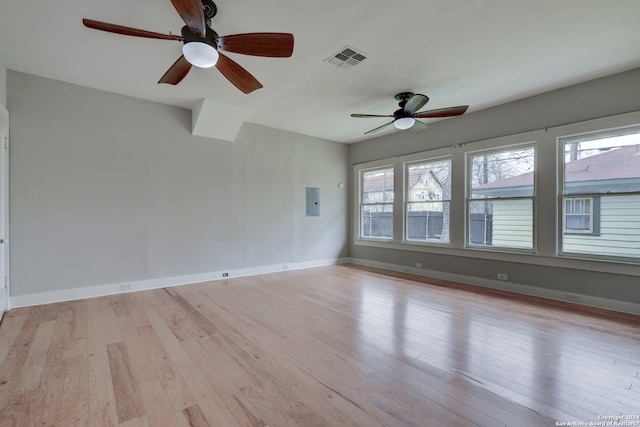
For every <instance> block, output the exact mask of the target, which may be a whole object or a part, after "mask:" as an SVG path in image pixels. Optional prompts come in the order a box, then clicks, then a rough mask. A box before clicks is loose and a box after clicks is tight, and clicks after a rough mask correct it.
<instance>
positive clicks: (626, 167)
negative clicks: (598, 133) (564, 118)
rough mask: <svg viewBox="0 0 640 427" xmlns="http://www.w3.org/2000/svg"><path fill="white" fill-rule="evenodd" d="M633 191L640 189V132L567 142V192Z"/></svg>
mask: <svg viewBox="0 0 640 427" xmlns="http://www.w3.org/2000/svg"><path fill="white" fill-rule="evenodd" d="M594 138H596V137H594ZM633 191H638V192H640V132H637V133H632V134H629V135H617V136H610V137H606V136H605V137H599V138H597V139H591V140H586V141H584V140H580V141H566V142H565V143H564V194H601V193H626V192H633Z"/></svg>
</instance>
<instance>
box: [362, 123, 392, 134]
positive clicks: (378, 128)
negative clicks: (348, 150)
mask: <svg viewBox="0 0 640 427" xmlns="http://www.w3.org/2000/svg"><path fill="white" fill-rule="evenodd" d="M393 122H395V120H394V121H392V122H389V123H386V124H384V125H382V126H378V127H377V128H375V129H371V130H370V131H367V132H365V133H364V134H365V135H366V134H368V133H373V132H378V131H379V130H382V129H384V128H386V127H387V126H389V125H392V124H393Z"/></svg>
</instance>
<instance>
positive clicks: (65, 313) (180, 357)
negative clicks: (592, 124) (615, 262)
mask: <svg viewBox="0 0 640 427" xmlns="http://www.w3.org/2000/svg"><path fill="white" fill-rule="evenodd" d="M414 279H415V280H414ZM426 282H430V283H426ZM639 371H640V318H637V317H634V316H627V315H613V314H612V315H608V314H606V313H603V312H598V311H591V312H589V311H580V310H576V309H574V308H572V307H571V306H568V305H554V304H551V303H550V302H544V301H541V300H536V299H534V298H526V299H525V298H518V297H506V296H505V295H503V294H500V293H497V292H489V291H484V290H480V289H475V288H471V287H466V286H458V285H455V284H447V283H444V282H441V281H435V280H433V281H427V280H426V279H420V278H411V277H410V276H407V275H401V274H393V275H392V274H384V273H383V272H380V271H376V270H371V269H364V268H359V267H354V266H349V265H343V266H332V267H321V268H315V269H309V270H301V271H289V272H283V273H276V274H269V275H264V276H257V277H249V278H239V279H232V280H226V281H217V282H210V283H204V284H198V285H189V286H181V287H174V288H167V289H161V290H154V291H143V292H136V293H129V294H123V295H118V296H111V297H102V298H95V299H88V300H81V301H74V302H66V303H59V304H51V305H45V306H38V307H31V308H21V309H15V310H12V311H11V312H9V313H8V315H7V316H6V317H5V320H4V321H3V323H2V326H1V327H0V425H2V426H18V427H22V426H75V425H78V426H101V425H105V426H122V427H134V426H152V427H156V426H223V427H227V426H229V427H232V426H237V425H238V426H260V427H264V426H270V427H280V426H404V427H406V426H474V425H480V426H504V425H509V426H518V427H520V426H555V425H558V424H556V422H557V421H558V422H570V421H586V422H598V421H603V420H602V419H599V417H603V416H614V415H620V414H624V415H625V416H628V417H630V418H633V417H634V416H638V417H640V374H639ZM636 421H637V423H636V424H629V425H637V426H640V419H637V420H636Z"/></svg>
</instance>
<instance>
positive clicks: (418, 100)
mask: <svg viewBox="0 0 640 427" xmlns="http://www.w3.org/2000/svg"><path fill="white" fill-rule="evenodd" d="M427 102H429V97H428V96H426V95H422V94H420V93H416V94H415V95H413V96H412V97H411V98H409V100H408V101H407V103H406V104H405V106H404V111H405V112H407V113H409V114H413V113H415V112H416V111H418V110H419V109H421V108H422V107H424V106H425V104H426V103H427Z"/></svg>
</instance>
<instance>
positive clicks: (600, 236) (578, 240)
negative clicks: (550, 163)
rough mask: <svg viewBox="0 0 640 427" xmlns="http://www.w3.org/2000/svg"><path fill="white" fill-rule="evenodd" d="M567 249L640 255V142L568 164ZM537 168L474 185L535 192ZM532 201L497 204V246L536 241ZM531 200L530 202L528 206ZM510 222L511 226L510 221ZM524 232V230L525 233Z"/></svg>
mask: <svg viewBox="0 0 640 427" xmlns="http://www.w3.org/2000/svg"><path fill="white" fill-rule="evenodd" d="M564 174H565V185H564V197H563V198H562V200H563V210H562V226H563V239H562V251H563V252H572V253H597V254H600V255H611V256H623V257H640V195H637V194H624V193H626V192H630V191H635V192H637V191H638V190H639V189H640V145H628V146H624V147H621V148H616V149H611V150H608V151H606V152H603V153H602V154H596V155H592V156H589V157H584V158H581V159H578V160H574V161H570V162H567V163H566V164H565V173H564ZM532 182H533V173H532V172H528V173H525V174H522V175H518V176H514V177H511V178H507V179H504V180H500V181H495V182H492V183H489V184H484V185H480V186H477V187H475V188H474V192H475V193H476V194H482V195H484V196H486V197H513V196H521V195H525V194H530V193H531V190H532ZM529 203H530V201H529V200H504V201H497V202H494V203H493V236H492V237H493V245H494V246H509V247H517V240H518V239H519V238H521V239H523V240H522V242H521V246H524V245H525V244H530V242H529V241H528V239H530V238H529V236H531V235H532V234H530V233H528V232H529V230H531V229H532V226H533V223H532V222H533V221H532V219H531V217H530V215H529V216H527V215H522V214H521V212H523V211H524V212H526V211H529V212H530V211H531V209H530V206H529ZM525 204H526V206H525ZM506 224H508V225H509V226H508V227H507V226H505V225H506ZM518 231H521V232H522V236H525V237H519V234H518Z"/></svg>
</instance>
